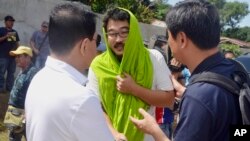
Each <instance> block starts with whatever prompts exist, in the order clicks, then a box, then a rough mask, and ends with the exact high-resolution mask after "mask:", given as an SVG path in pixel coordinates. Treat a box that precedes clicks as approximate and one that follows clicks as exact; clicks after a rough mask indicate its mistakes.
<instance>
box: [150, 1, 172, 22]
mask: <svg viewBox="0 0 250 141" xmlns="http://www.w3.org/2000/svg"><path fill="white" fill-rule="evenodd" d="M171 7H172V6H171V5H169V4H167V1H166V0H165V1H164V0H157V1H155V2H154V8H153V11H154V13H155V16H154V18H156V19H159V20H162V21H164V20H165V17H166V13H167V12H168V11H169V10H170V8H171Z"/></svg>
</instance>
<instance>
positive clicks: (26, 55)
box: [5, 46, 39, 141]
mask: <svg viewBox="0 0 250 141" xmlns="http://www.w3.org/2000/svg"><path fill="white" fill-rule="evenodd" d="M10 55H11V56H14V57H15V58H16V64H17V66H18V67H20V69H21V72H20V73H19V74H18V75H17V77H16V80H15V82H14V85H13V88H12V90H11V92H10V98H9V103H8V104H9V107H8V110H9V109H18V110H21V111H22V110H23V112H22V114H24V102H25V98H26V93H27V90H28V87H29V84H30V82H31V80H32V78H33V76H34V75H35V74H36V73H37V72H38V70H39V69H38V68H36V67H35V66H33V64H32V62H31V58H32V56H33V54H32V49H31V48H29V47H26V46H19V47H18V48H17V49H16V50H15V51H10ZM7 116H8V114H6V117H5V119H8V117H7ZM6 126H7V128H8V129H9V130H10V132H9V139H10V140H11V141H21V138H22V136H23V135H24V131H22V132H20V131H19V132H16V130H15V129H17V127H14V128H13V126H12V128H11V127H10V126H8V125H6Z"/></svg>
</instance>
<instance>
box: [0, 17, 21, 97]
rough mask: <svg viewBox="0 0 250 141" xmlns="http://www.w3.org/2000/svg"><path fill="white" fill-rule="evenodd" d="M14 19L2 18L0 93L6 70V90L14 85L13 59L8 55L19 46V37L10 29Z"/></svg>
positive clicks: (14, 69) (2, 89)
mask: <svg viewBox="0 0 250 141" xmlns="http://www.w3.org/2000/svg"><path fill="white" fill-rule="evenodd" d="M14 21H15V19H14V18H13V17H12V16H6V17H5V18H4V24H5V27H0V92H3V91H4V83H5V81H4V74H5V72H6V70H7V78H6V90H7V91H10V90H11V88H12V86H13V83H14V73H15V71H16V63H15V58H14V57H11V56H10V55H9V52H10V51H11V50H15V49H16V48H17V47H18V46H19V44H18V42H19V36H18V33H17V31H16V30H14V29H12V27H13V25H14Z"/></svg>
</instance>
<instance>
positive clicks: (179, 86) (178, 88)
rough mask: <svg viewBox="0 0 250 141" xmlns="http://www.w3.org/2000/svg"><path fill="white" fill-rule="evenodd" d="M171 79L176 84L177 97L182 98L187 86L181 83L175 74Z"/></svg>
mask: <svg viewBox="0 0 250 141" xmlns="http://www.w3.org/2000/svg"><path fill="white" fill-rule="evenodd" d="M171 80H172V83H173V86H174V89H175V91H176V93H175V96H176V97H177V98H182V96H183V93H184V91H185V90H186V87H184V86H183V85H182V84H181V83H179V82H178V81H177V80H176V78H175V76H174V75H171Z"/></svg>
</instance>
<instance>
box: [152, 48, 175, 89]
mask: <svg viewBox="0 0 250 141" xmlns="http://www.w3.org/2000/svg"><path fill="white" fill-rule="evenodd" d="M150 57H151V60H152V63H153V67H154V80H153V81H154V83H153V89H156V90H163V91H170V90H173V89H174V88H173V84H172V81H171V79H170V75H171V72H170V70H169V68H168V66H167V64H166V62H165V60H164V57H163V55H162V54H161V53H160V52H159V51H157V50H155V49H151V50H150Z"/></svg>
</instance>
